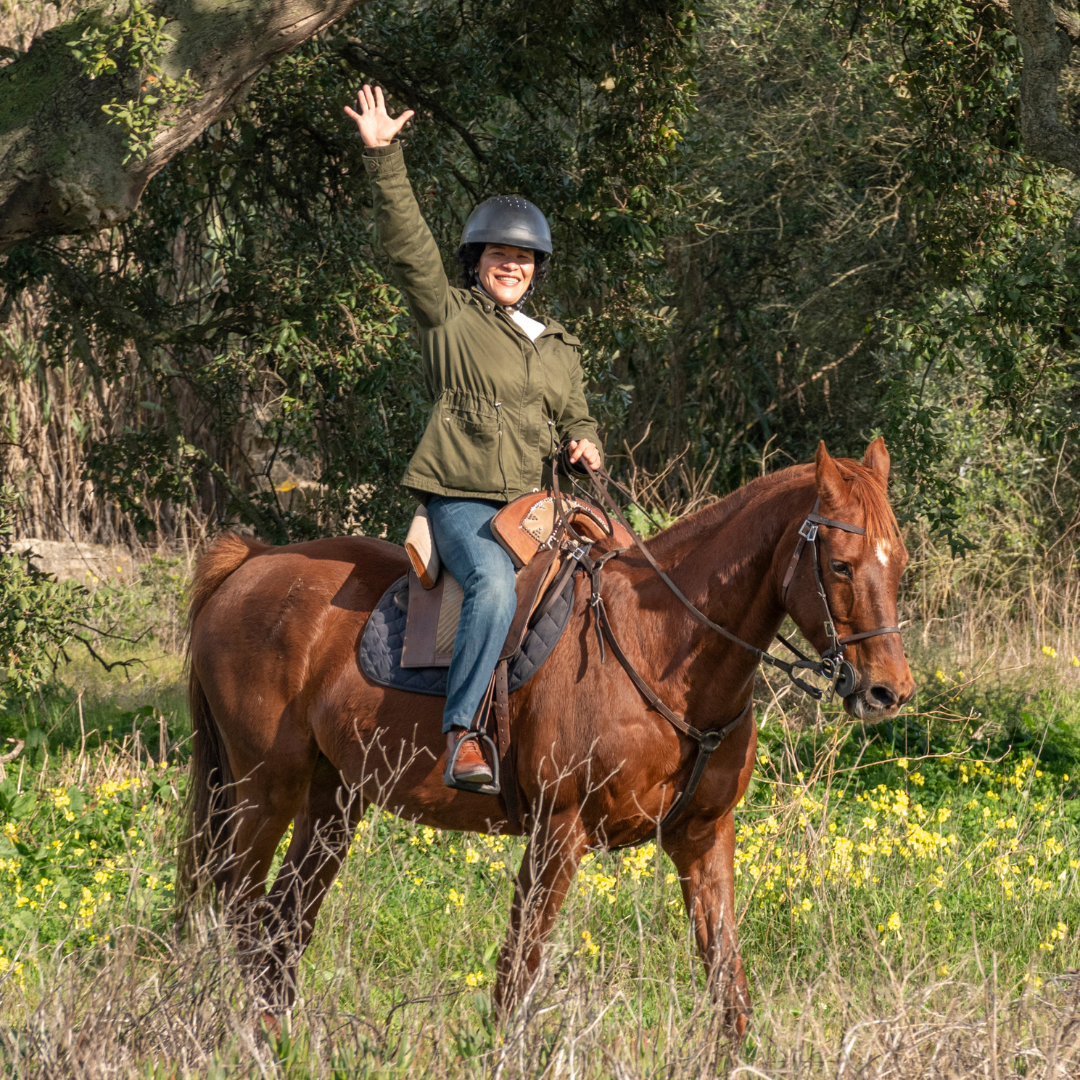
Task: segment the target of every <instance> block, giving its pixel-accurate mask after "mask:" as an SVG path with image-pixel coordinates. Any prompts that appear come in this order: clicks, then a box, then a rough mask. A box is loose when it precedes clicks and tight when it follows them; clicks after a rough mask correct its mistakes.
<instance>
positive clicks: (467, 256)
mask: <svg viewBox="0 0 1080 1080" xmlns="http://www.w3.org/2000/svg"><path fill="white" fill-rule="evenodd" d="M486 247H487V244H462V245H461V247H459V248H458V249H457V254H456V255H455V258H456V259H457V264H458V266H459V267H460V268H461V285H462V288H464V289H471V288H472V287H473V286H474V285H479V284H480V275H479V274H478V272H477V270H478V268H479V266H480V256H481V255H483V254H484V248H486ZM533 258H534V259H535V260H536V265H535V269H534V270H533V276H532V281H530V282H529V287H528V288H527V289H526V290H525V293H524V295H523V296H522V297H521V299H520V300H519V301H518V302H517V303H516V304H515V305H514V309H515V310H519V309H520V308H521V306H522V305H523V304H524V303H525V301H526V300H528V299H529V297H530V296H532V294H533V293H534V292H535V291H536V290H537V289H538V288H539V287H540V286H541V285H543V283H544V279H545V278H546V277H547V275H548V270H549V269H550V268H551V260H550V259H549V258H548V254H547V252H546V251H534V252H533Z"/></svg>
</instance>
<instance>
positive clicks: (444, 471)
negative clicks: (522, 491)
mask: <svg viewBox="0 0 1080 1080" xmlns="http://www.w3.org/2000/svg"><path fill="white" fill-rule="evenodd" d="M499 429H500V421H499V410H498V409H497V408H496V406H495V403H494V402H491V401H488V400H486V399H485V398H482V397H480V396H479V395H477V394H471V393H468V392H467V391H463V390H444V391H443V392H442V393H441V394H440V395H439V397H438V398H437V399H436V401H435V407H434V408H433V409H432V410H431V417H430V419H429V420H428V424H427V428H426V429H425V430H424V434H423V437H422V438H421V440H420V445H419V446H417V448H416V453H415V454H414V455H413V460H412V463H411V465H410V469H411V470H414V471H419V472H421V473H423V474H424V475H427V476H430V477H431V478H432V479H434V480H435V481H436V482H437V483H438V484H439V485H440V486H441V487H444V488H450V489H453V490H455V491H469V492H477V493H492V492H501V491H502V490H503V487H504V486H505V484H504V481H503V478H502V468H501V466H500V457H499V454H500V442H501V436H500V430H499Z"/></svg>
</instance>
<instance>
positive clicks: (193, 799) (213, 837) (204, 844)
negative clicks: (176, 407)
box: [177, 533, 268, 917]
mask: <svg viewBox="0 0 1080 1080" xmlns="http://www.w3.org/2000/svg"><path fill="white" fill-rule="evenodd" d="M267 547H268V545H266V544H262V543H260V542H259V541H257V540H253V539H248V538H247V537H243V536H237V534H236V533H226V534H225V535H224V536H222V537H221V538H220V539H219V540H217V541H216V542H215V544H214V546H213V547H211V548H210V550H209V551H208V552H206V554H205V555H203V556H202V558H201V559H199V562H198V565H197V566H196V568H195V578H194V580H193V581H192V584H191V589H190V591H189V593H188V650H189V658H188V659H189V663H190V648H191V631H192V629H193V627H194V625H195V620H196V619H197V618H198V617H199V612H201V611H202V609H203V608H204V607H205V606H206V602H207V601H208V600H209V599H210V597H211V596H213V594H214V593H215V592H216V591H217V590H218V589H219V588H221V585H222V583H223V582H224V581H225V579H226V578H227V577H228V576H229V575H230V574H232V573H233V572H234V571H235V570H237V569H238V568H239V567H240V566H242V565H243V563H245V562H246V561H247V560H248V559H249V558H251V557H252V556H253V555H258V554H260V553H261V552H263V551H265V550H267ZM188 709H189V710H190V713H191V736H192V747H191V764H190V769H189V773H188V790H187V804H186V806H185V818H186V820H185V823H184V830H183V836H182V839H181V841H180V852H179V856H180V857H179V867H178V875H177V900H178V902H179V905H180V912H181V916H182V917H183V916H184V915H185V914H186V913H187V912H188V910H189V909H190V906H191V905H192V904H193V903H197V902H198V901H199V900H200V899H202V898H204V897H205V896H206V895H207V893H208V891H209V888H210V887H211V886H212V885H213V884H214V883H215V879H216V878H217V877H218V876H219V874H220V872H221V871H222V870H224V868H225V866H226V864H227V863H228V860H229V856H230V850H229V849H230V843H229V838H230V834H231V832H232V830H231V823H232V818H233V815H234V810H235V801H236V793H235V783H234V778H233V775H232V770H231V769H230V768H229V759H228V755H227V754H226V753H225V747H224V746H223V745H222V742H221V732H220V731H219V729H218V725H217V721H216V720H215V719H214V714H213V712H212V711H211V709H210V702H209V701H208V700H207V697H206V691H205V690H204V689H203V686H202V683H201V682H199V677H198V676H197V675H196V674H195V668H194V665H192V666H191V669H190V671H189V674H188Z"/></svg>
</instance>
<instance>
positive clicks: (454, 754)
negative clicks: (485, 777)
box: [443, 731, 502, 795]
mask: <svg viewBox="0 0 1080 1080" xmlns="http://www.w3.org/2000/svg"><path fill="white" fill-rule="evenodd" d="M469 739H476V740H477V741H478V742H479V741H480V740H483V742H485V743H487V745H488V748H489V749H490V750H491V783H490V784H479V783H475V782H473V781H472V780H458V779H457V777H456V776H454V766H455V765H456V764H457V759H458V754H460V753H461V748H462V747H463V746H464V745H465V743H467V742H468V741H469ZM443 783H444V784H445V785H446V786H447V787H448V788H456V789H457V790H458V791H472V792H475V793H476V794H477V795H498V794H499V792H500V791H501V790H502V788H500V787H499V752H498V750H496V748H495V743H494V742H492V740H491V738H490V737H489V736H487V735H485V734H484V733H483V732H482V731H466V732H465V734H464V735H462V736H461V738H460V739H458V740H457V742H455V743H454V749H453V750H451V751H450V754H449V755H448V756H447V759H446V768H445V769H443Z"/></svg>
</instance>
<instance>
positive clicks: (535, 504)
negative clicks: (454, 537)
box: [491, 492, 633, 570]
mask: <svg viewBox="0 0 1080 1080" xmlns="http://www.w3.org/2000/svg"><path fill="white" fill-rule="evenodd" d="M562 502H563V508H564V512H565V514H566V516H567V517H568V518H569V519H570V524H571V525H572V526H573V528H574V530H575V531H576V532H577V533H579V534H580V535H581V536H583V537H584V538H585V539H586V540H592V541H593V542H594V543H598V542H599V541H601V540H604V539H606V538H608V537H610V536H614V537H615V538H616V543H617V544H618V546H619V547H631V546H632V545H633V540H632V539H631V537H630V535H629V534H628V533H627V532H626V530H625V529H624V528H623V527H622V526H621V525H620V524H619V523H618V522H615V521H612V520H611V518H609V517H608V515H607V514H606V513H605V512H604V511H603V510H602V509H601V508H600V507H599V506H596V505H595V504H594V503H591V502H589V501H588V500H587V499H582V498H580V497H579V496H576V495H563V496H562ZM555 525H556V515H555V496H554V495H553V494H551V493H550V492H548V493H547V494H541V493H539V492H537V493H535V494H532V495H522V496H521V497H520V498H517V499H514V501H513V502H509V503H507V504H506V505H505V506H504V507H503V508H502V509H501V510H499V512H498V513H497V514H496V515H495V516H494V517H493V518H492V519H491V532H492V534H493V535H494V537H495V539H496V540H498V541H499V543H500V544H502V546H503V547H504V548H505V549H506V551H507V553H508V554H509V555H510V558H511V559H513V561H514V566H516V567H517V568H518V569H519V570H520V569H521V568H522V567H523V566H527V565H528V564H529V563H530V561H531V560H532V558H533V557H534V556H535V555H536V553H537V552H538V551H541V550H544V549H546V547H547V543H548V541H549V540H550V539H551V535H552V533H553V532H554V531H555Z"/></svg>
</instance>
